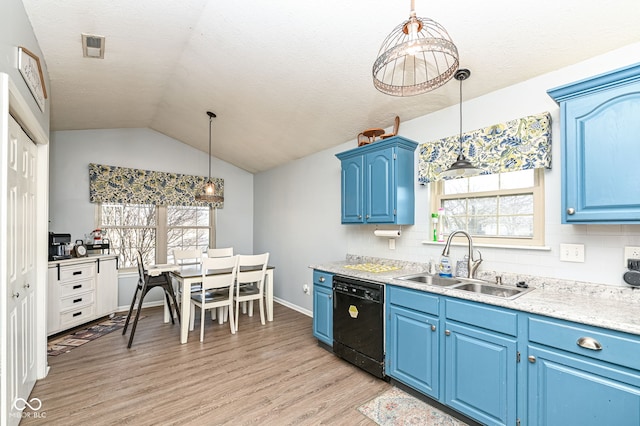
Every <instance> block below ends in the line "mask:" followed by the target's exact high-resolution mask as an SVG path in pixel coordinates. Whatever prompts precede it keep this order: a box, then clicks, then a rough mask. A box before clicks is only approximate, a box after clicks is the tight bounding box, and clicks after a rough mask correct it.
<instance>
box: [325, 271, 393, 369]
mask: <svg viewBox="0 0 640 426" xmlns="http://www.w3.org/2000/svg"><path fill="white" fill-rule="evenodd" d="M383 310H384V286H383V285H382V284H378V283H374V282H369V281H361V280H358V279H354V278H349V277H344V276H340V275H336V276H334V277H333V352H334V353H335V354H336V355H337V356H339V357H340V358H343V359H345V360H346V361H349V362H350V363H352V364H354V365H356V366H358V367H360V368H362V369H363V370H365V371H367V372H369V373H371V374H373V375H374V376H376V377H380V378H384V337H383V333H384V326H383V315H384V313H383Z"/></svg>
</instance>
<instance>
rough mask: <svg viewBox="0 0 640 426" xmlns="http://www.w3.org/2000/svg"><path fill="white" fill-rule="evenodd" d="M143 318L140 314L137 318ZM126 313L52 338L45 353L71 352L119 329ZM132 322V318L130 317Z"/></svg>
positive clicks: (51, 354) (54, 354)
mask: <svg viewBox="0 0 640 426" xmlns="http://www.w3.org/2000/svg"><path fill="white" fill-rule="evenodd" d="M142 318H144V315H140V318H139V319H142ZM126 319H127V316H126V315H116V316H114V317H113V318H109V319H107V320H104V321H101V322H99V323H93V324H89V325H87V326H86V327H85V328H81V329H79V330H78V329H74V331H73V332H71V333H69V334H66V335H62V336H58V337H55V338H52V339H50V340H49V342H48V344H47V355H49V356H57V355H60V354H65V353H67V352H71V351H72V350H73V349H75V348H77V347H79V346H82V345H84V344H86V343H89V342H90V341H92V340H96V339H97V338H99V337H102V336H104V335H105V334H109V333H111V332H112V331H115V330H119V329H121V328H122V327H124V322H125V320H126ZM131 321H132V322H133V318H132V319H131Z"/></svg>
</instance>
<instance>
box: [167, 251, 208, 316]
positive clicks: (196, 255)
mask: <svg viewBox="0 0 640 426" xmlns="http://www.w3.org/2000/svg"><path fill="white" fill-rule="evenodd" d="M173 263H175V264H176V265H180V266H181V267H182V266H198V265H200V264H201V263H202V252H201V251H200V250H180V249H176V250H173ZM199 290H200V283H195V284H192V285H191V292H192V293H193V292H194V291H199ZM176 294H177V295H178V300H179V301H180V303H182V288H181V287H180V286H179V285H176Z"/></svg>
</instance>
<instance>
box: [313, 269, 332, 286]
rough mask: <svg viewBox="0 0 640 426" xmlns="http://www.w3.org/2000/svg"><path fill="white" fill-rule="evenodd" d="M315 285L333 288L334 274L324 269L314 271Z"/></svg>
mask: <svg viewBox="0 0 640 426" xmlns="http://www.w3.org/2000/svg"><path fill="white" fill-rule="evenodd" d="M313 285H319V286H322V287H328V288H331V287H332V286H333V274H330V273H328V272H324V271H315V270H314V271H313Z"/></svg>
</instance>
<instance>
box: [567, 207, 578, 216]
mask: <svg viewBox="0 0 640 426" xmlns="http://www.w3.org/2000/svg"><path fill="white" fill-rule="evenodd" d="M575 212H576V209H574V208H573V207H569V208H568V209H567V214H568V215H572V214H575Z"/></svg>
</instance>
